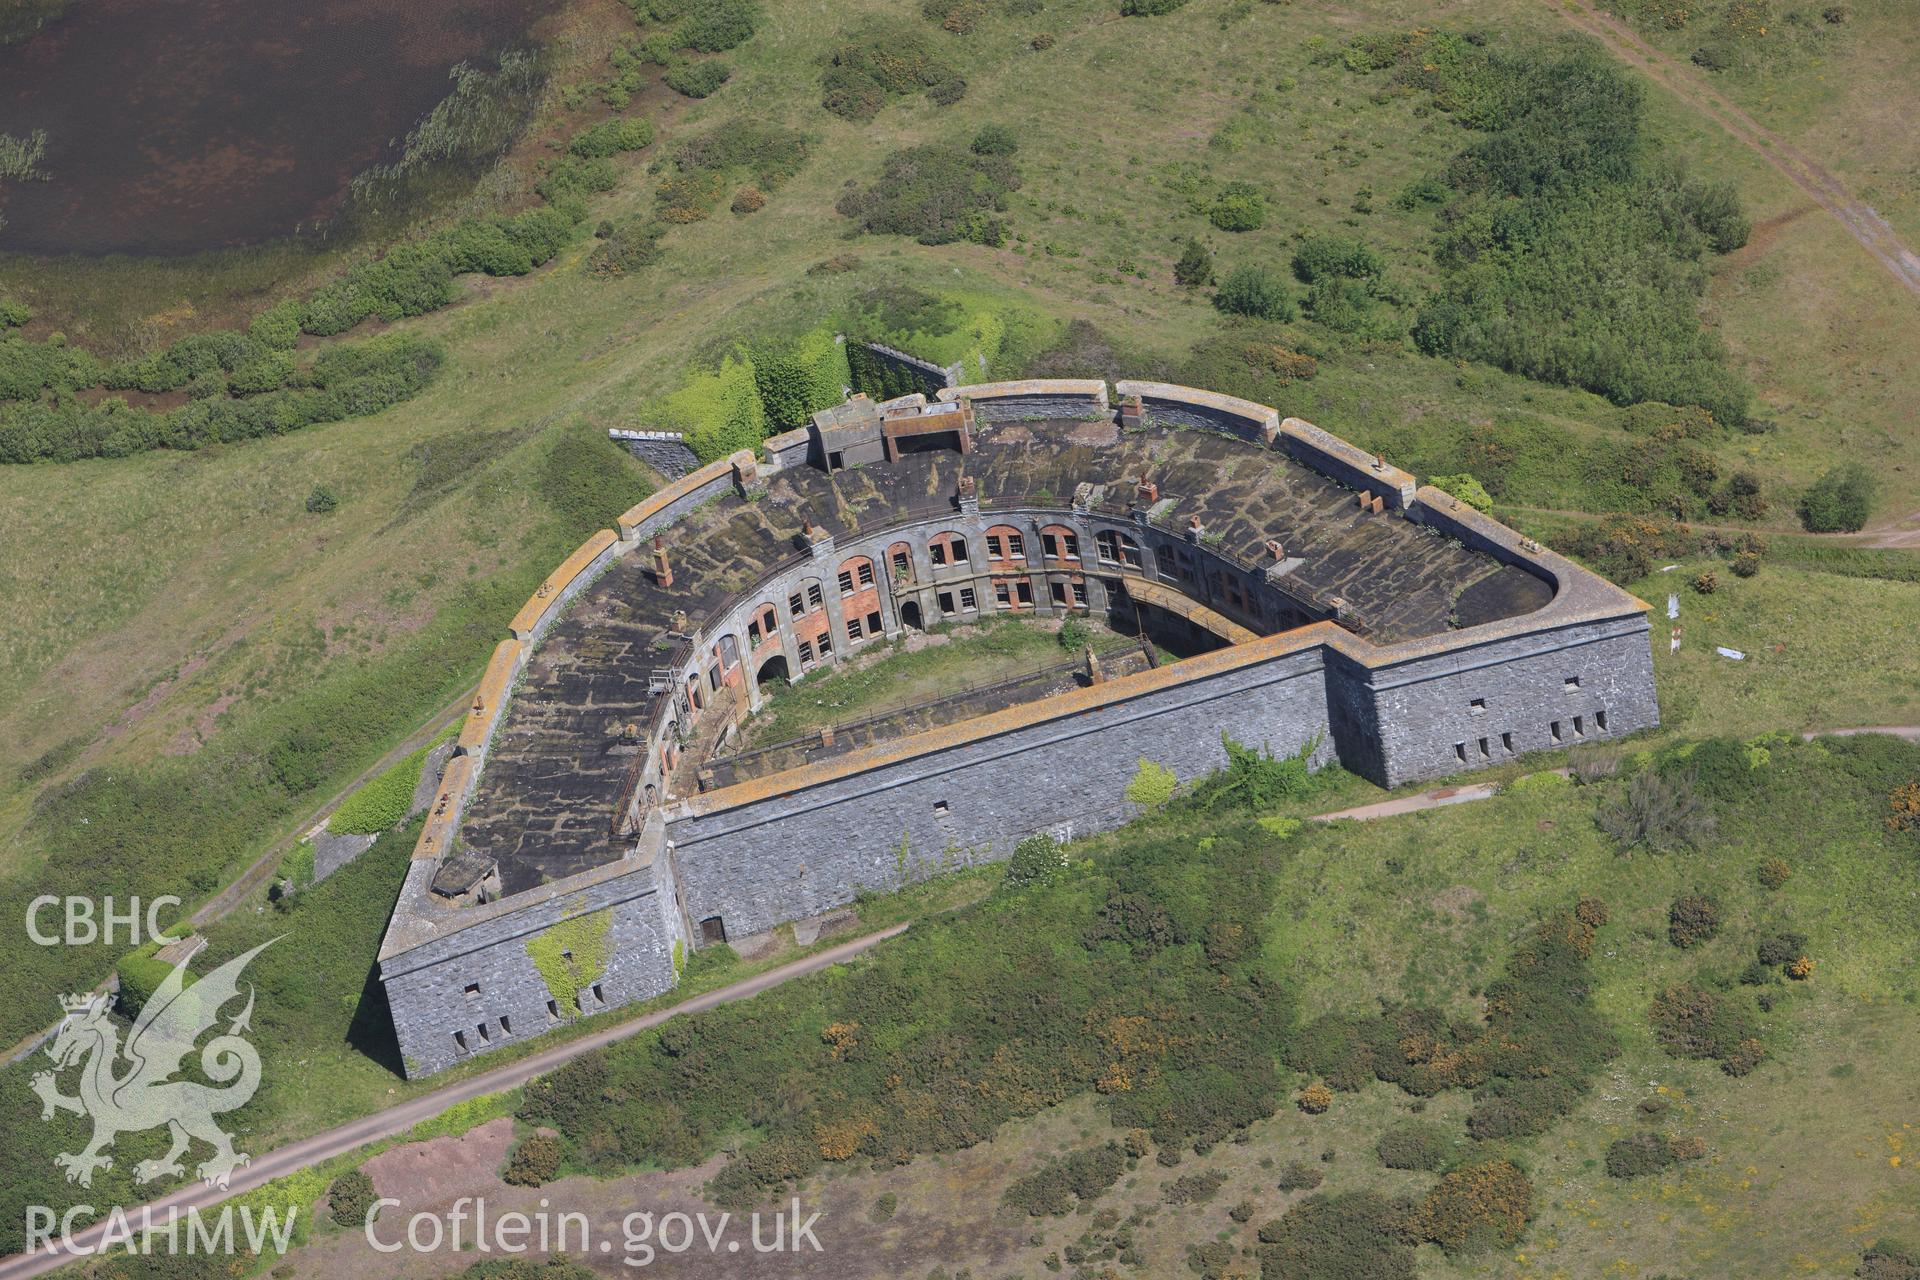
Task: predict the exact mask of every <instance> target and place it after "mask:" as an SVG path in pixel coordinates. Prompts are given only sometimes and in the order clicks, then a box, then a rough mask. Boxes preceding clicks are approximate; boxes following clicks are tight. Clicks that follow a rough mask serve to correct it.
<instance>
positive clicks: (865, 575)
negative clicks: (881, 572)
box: [854, 560, 873, 587]
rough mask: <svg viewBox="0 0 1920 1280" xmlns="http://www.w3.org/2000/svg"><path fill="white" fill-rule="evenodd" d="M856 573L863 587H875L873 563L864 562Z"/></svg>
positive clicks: (869, 561)
mask: <svg viewBox="0 0 1920 1280" xmlns="http://www.w3.org/2000/svg"><path fill="white" fill-rule="evenodd" d="M854 572H855V574H856V576H858V577H859V579H860V585H861V586H863V587H870V586H872V585H873V561H871V560H862V561H861V562H860V567H859V568H858V569H856V570H855V571H854Z"/></svg>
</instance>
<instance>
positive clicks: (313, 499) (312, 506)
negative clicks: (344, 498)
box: [306, 484, 340, 516]
mask: <svg viewBox="0 0 1920 1280" xmlns="http://www.w3.org/2000/svg"><path fill="white" fill-rule="evenodd" d="M339 505H340V499H339V498H337V497H335V496H334V493H333V490H331V489H329V488H327V486H325V485H323V484H317V485H315V486H313V488H312V489H310V490H308V491H307V501H306V508H307V511H308V513H309V514H311V515H316V516H323V515H325V514H327V513H328V512H329V511H332V510H333V509H334V508H335V507H337V506H339Z"/></svg>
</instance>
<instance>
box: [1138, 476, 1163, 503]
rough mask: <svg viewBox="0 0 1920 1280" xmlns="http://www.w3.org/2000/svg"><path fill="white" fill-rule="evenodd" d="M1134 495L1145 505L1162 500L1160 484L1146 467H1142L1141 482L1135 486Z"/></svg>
mask: <svg viewBox="0 0 1920 1280" xmlns="http://www.w3.org/2000/svg"><path fill="white" fill-rule="evenodd" d="M1133 495H1134V497H1135V499H1136V500H1138V502H1139V504H1140V505H1141V506H1143V507H1150V506H1152V505H1153V504H1154V503H1156V502H1158V501H1160V486H1159V485H1157V484H1155V483H1154V482H1153V480H1152V479H1151V477H1150V476H1149V475H1148V473H1147V470H1146V468H1144V467H1142V468H1141V469H1140V483H1139V484H1137V485H1135V486H1134V490H1133Z"/></svg>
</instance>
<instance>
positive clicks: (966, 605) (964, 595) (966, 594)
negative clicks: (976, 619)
mask: <svg viewBox="0 0 1920 1280" xmlns="http://www.w3.org/2000/svg"><path fill="white" fill-rule="evenodd" d="M960 607H961V608H962V609H969V610H972V609H978V608H979V607H980V597H979V596H976V595H975V594H974V593H973V588H972V587H962V588H960Z"/></svg>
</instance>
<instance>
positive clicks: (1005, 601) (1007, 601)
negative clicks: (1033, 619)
mask: <svg viewBox="0 0 1920 1280" xmlns="http://www.w3.org/2000/svg"><path fill="white" fill-rule="evenodd" d="M993 602H994V603H995V604H997V605H999V606H1000V607H1001V608H1002V609H1011V608H1012V607H1013V591H1012V589H1011V588H1010V587H1008V586H1007V584H1006V583H1004V582H996V583H994V584H993Z"/></svg>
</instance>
